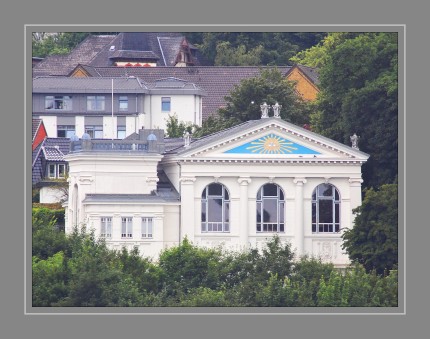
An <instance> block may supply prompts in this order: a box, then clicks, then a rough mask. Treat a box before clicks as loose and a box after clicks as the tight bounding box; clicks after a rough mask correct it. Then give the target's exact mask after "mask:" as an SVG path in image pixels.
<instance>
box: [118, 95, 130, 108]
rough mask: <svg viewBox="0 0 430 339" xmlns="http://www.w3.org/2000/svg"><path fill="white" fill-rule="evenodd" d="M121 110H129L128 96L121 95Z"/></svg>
mask: <svg viewBox="0 0 430 339" xmlns="http://www.w3.org/2000/svg"><path fill="white" fill-rule="evenodd" d="M119 110H120V111H127V110H128V97H126V96H120V97H119Z"/></svg>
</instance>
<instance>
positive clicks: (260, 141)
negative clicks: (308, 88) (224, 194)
mask: <svg viewBox="0 0 430 339" xmlns="http://www.w3.org/2000/svg"><path fill="white" fill-rule="evenodd" d="M178 155H180V156H181V157H183V158H195V159H197V158H198V159H202V160H204V159H213V160H215V159H219V160H232V159H240V160H250V161H258V160H267V159H276V160H283V159H285V160H293V159H312V160H315V159H317V160H318V159H330V160H334V161H337V160H340V161H342V160H351V159H353V160H354V159H355V160H359V161H360V162H364V161H366V160H367V158H368V157H369V156H368V155H367V154H366V153H363V152H361V151H359V150H357V149H353V148H352V147H350V146H347V145H344V144H341V143H339V142H336V141H334V140H331V139H328V138H326V137H323V136H321V135H319V134H316V133H313V132H311V131H309V130H306V129H304V128H301V127H298V126H295V125H293V124H291V123H288V122H285V121H283V120H280V119H274V118H268V119H261V120H258V121H257V120H256V121H251V122H248V123H244V124H242V125H239V126H236V127H233V128H232V129H230V130H226V131H223V132H220V133H218V134H214V135H212V136H209V137H207V138H202V139H200V140H198V141H197V142H195V143H192V144H191V145H190V146H189V147H188V148H185V149H184V150H182V151H180V152H179V153H178Z"/></svg>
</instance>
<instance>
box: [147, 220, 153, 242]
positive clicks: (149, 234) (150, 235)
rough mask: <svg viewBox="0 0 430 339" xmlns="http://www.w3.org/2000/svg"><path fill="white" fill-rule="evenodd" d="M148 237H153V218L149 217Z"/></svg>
mask: <svg viewBox="0 0 430 339" xmlns="http://www.w3.org/2000/svg"><path fill="white" fill-rule="evenodd" d="M148 238H152V218H148Z"/></svg>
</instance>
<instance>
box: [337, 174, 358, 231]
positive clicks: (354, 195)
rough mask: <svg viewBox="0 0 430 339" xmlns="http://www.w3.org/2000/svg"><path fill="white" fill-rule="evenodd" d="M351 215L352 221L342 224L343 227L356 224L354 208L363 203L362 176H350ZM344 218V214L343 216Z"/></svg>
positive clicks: (350, 226)
mask: <svg viewBox="0 0 430 339" xmlns="http://www.w3.org/2000/svg"><path fill="white" fill-rule="evenodd" d="M348 181H349V203H350V207H349V215H350V222H349V223H348V224H347V225H341V227H347V228H352V227H353V224H354V217H355V216H354V214H353V213H352V210H353V209H354V208H356V207H358V206H360V205H361V183H362V182H363V180H362V179H361V178H349V180H348ZM341 218H342V216H341Z"/></svg>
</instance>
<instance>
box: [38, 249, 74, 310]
mask: <svg viewBox="0 0 430 339" xmlns="http://www.w3.org/2000/svg"><path fill="white" fill-rule="evenodd" d="M63 260H64V253H63V252H61V251H60V252H58V253H55V254H54V255H53V256H51V257H49V258H47V259H46V260H41V259H39V258H38V257H35V256H33V258H32V301H33V306H34V307H48V306H55V305H56V303H58V302H59V301H61V300H62V299H64V298H66V297H67V295H68V288H67V286H66V283H65V281H66V274H67V272H66V268H65V266H64V262H63Z"/></svg>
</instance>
